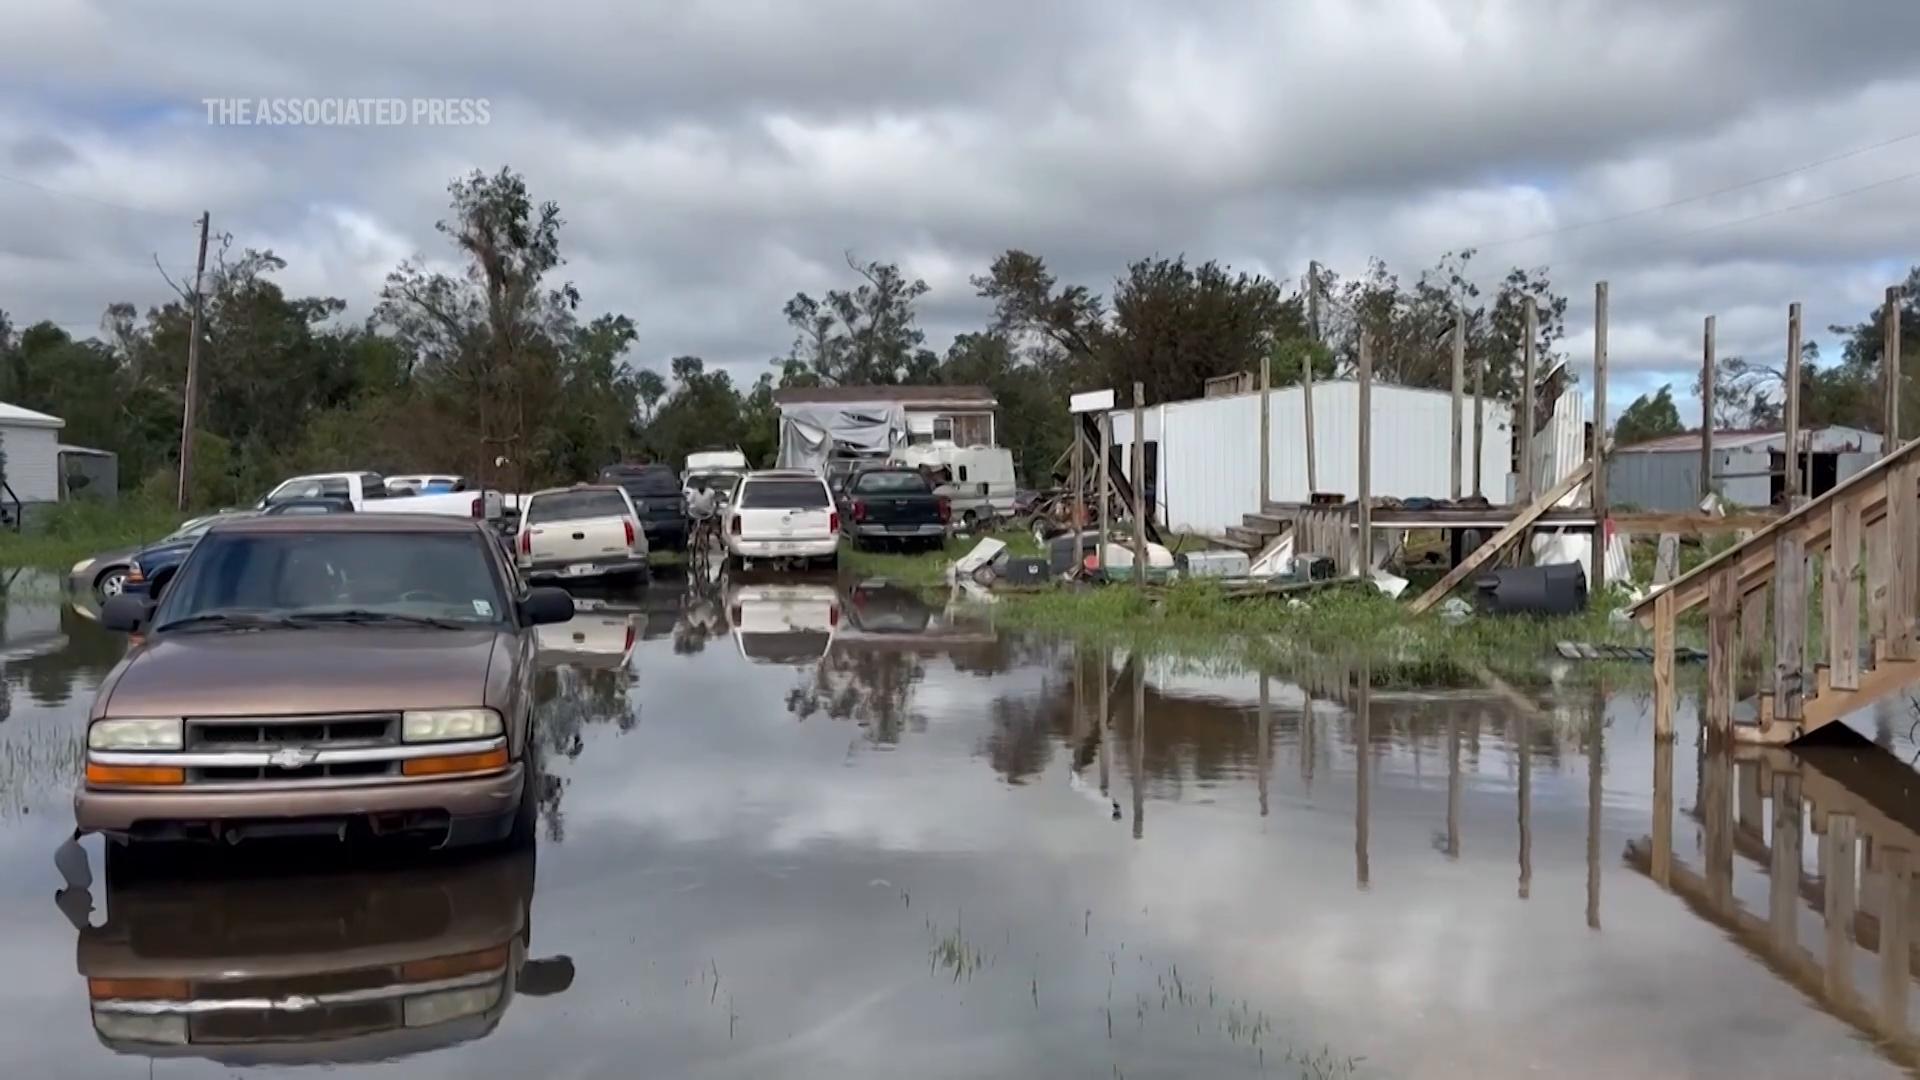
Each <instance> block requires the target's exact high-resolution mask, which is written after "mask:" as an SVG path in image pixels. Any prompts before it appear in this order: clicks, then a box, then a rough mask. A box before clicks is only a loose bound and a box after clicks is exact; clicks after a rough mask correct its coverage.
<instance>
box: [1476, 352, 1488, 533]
mask: <svg viewBox="0 0 1920 1080" xmlns="http://www.w3.org/2000/svg"><path fill="white" fill-rule="evenodd" d="M1486 374H1487V358H1486V356H1485V355H1480V356H1475V357H1474V358H1473V497H1474V498H1476V499H1479V498H1483V497H1484V496H1485V493H1484V492H1483V491H1482V490H1481V484H1480V477H1481V475H1482V472H1483V468H1482V466H1483V460H1482V459H1483V457H1484V451H1485V449H1486V427H1487V402H1486V398H1484V397H1483V396H1481V392H1480V391H1481V389H1482V386H1483V384H1484V383H1485V382H1486Z"/></svg>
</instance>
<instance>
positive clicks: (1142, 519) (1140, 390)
mask: <svg viewBox="0 0 1920 1080" xmlns="http://www.w3.org/2000/svg"><path fill="white" fill-rule="evenodd" d="M1102 554H1104V552H1103V553H1102ZM1133 580H1134V582H1135V583H1136V584H1138V585H1140V586H1142V587H1145V586H1146V584H1147V386H1146V384H1145V383H1138V382H1137V383H1134V384H1133Z"/></svg>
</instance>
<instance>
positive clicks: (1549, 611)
mask: <svg viewBox="0 0 1920 1080" xmlns="http://www.w3.org/2000/svg"><path fill="white" fill-rule="evenodd" d="M1473 584H1474V588H1475V589H1477V590H1479V593H1480V606H1481V607H1483V608H1485V609H1486V610H1487V611H1489V612H1491V613H1493V614H1495V615H1571V614H1574V613H1575V612H1579V611H1584V610H1585V609H1586V606H1587V575H1586V574H1585V573H1584V572H1583V571H1582V570H1581V569H1580V564H1579V563H1551V564H1549V565H1546V566H1516V567H1512V568H1510V569H1506V570H1494V571H1492V572H1490V573H1486V574H1481V575H1480V576H1479V577H1477V578H1475V579H1474V582H1473Z"/></svg>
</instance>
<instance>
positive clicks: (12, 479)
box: [0, 424, 60, 502]
mask: <svg viewBox="0 0 1920 1080" xmlns="http://www.w3.org/2000/svg"><path fill="white" fill-rule="evenodd" d="M59 445H60V432H59V431H57V430H55V429H53V428H44V427H27V426H25V425H23V424H0V447H4V448H5V449H6V454H7V484H8V486H10V487H12V488H13V493H14V494H15V495H17V496H19V498H20V501H21V502H53V501H55V500H56V499H58V498H59V497H60V476H59V470H60V461H59V456H60V455H59V449H58V448H59Z"/></svg>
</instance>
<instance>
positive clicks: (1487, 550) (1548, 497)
mask: <svg viewBox="0 0 1920 1080" xmlns="http://www.w3.org/2000/svg"><path fill="white" fill-rule="evenodd" d="M1592 471H1593V462H1591V461H1583V462H1581V463H1580V464H1579V465H1577V466H1575V467H1574V469H1573V471H1572V472H1570V473H1568V474H1567V475H1566V476H1565V477H1564V478H1563V479H1562V480H1561V481H1560V482H1559V483H1557V484H1555V485H1553V487H1552V488H1550V489H1548V491H1547V492H1546V494H1544V495H1542V496H1540V497H1539V498H1538V499H1535V500H1533V502H1532V503H1531V504H1530V505H1528V506H1527V508H1526V509H1524V510H1522V511H1520V512H1519V513H1518V514H1515V515H1514V516H1513V520H1512V521H1509V522H1507V523H1506V524H1505V525H1503V526H1501V528H1500V531H1499V532H1497V533H1494V534H1493V535H1492V536H1490V537H1488V538H1487V542H1486V543H1484V544H1481V545H1480V546H1479V547H1477V548H1475V549H1474V550H1473V554H1471V555H1468V556H1467V557H1466V558H1464V559H1461V560H1460V565H1459V566H1456V567H1454V568H1453V569H1452V570H1449V571H1448V572H1447V576H1446V577H1443V578H1441V579H1440V580H1439V581H1436V582H1434V583H1433V587H1432V588H1430V589H1428V590H1427V591H1426V592H1423V593H1421V594H1420V597H1419V599H1417V600H1415V601H1414V602H1413V604H1412V605H1411V606H1410V607H1409V608H1408V610H1409V611H1411V612H1412V613H1413V614H1415V615H1418V614H1420V613H1421V612H1423V611H1425V610H1427V609H1428V608H1430V607H1432V606H1433V605H1435V604H1437V603H1439V602H1440V600H1441V599H1442V598H1443V597H1445V596H1446V595H1447V594H1448V593H1450V592H1452V591H1453V589H1454V586H1456V585H1458V584H1460V582H1462V581H1464V580H1465V579H1466V577H1467V575H1468V574H1471V573H1473V572H1474V571H1475V570H1478V569H1480V567H1481V566H1482V565H1483V564H1485V563H1486V561H1487V560H1488V559H1491V558H1493V557H1494V556H1495V555H1498V554H1499V553H1500V550H1501V549H1502V548H1504V547H1506V546H1507V545H1508V544H1511V543H1512V542H1513V541H1514V538H1516V537H1518V536H1519V535H1520V534H1521V533H1523V532H1525V531H1527V529H1528V527H1529V526H1531V525H1532V524H1533V523H1534V521H1535V519H1537V518H1539V516H1540V515H1541V514H1544V513H1546V512H1547V511H1548V510H1549V509H1551V508H1552V507H1553V505H1554V504H1555V503H1558V502H1559V501H1560V500H1561V499H1564V498H1566V497H1567V493H1568V492H1570V491H1572V490H1573V489H1574V488H1576V487H1579V486H1580V485H1581V484H1582V483H1585V482H1586V479H1587V475H1588V474H1589V473H1591V472H1592Z"/></svg>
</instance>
